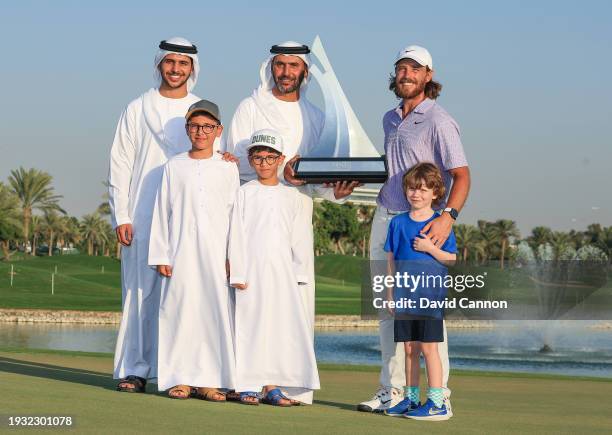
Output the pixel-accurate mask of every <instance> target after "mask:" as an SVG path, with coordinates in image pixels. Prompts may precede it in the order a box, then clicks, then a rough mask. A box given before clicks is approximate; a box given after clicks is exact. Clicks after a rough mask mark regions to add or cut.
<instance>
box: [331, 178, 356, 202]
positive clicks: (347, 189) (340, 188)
mask: <svg viewBox="0 0 612 435" xmlns="http://www.w3.org/2000/svg"><path fill="white" fill-rule="evenodd" d="M359 186H363V183H360V182H359V181H336V182H335V183H325V187H333V188H334V196H335V197H336V199H342V198H344V197H346V196H349V195H350V194H351V193H353V190H354V189H355V187H359Z"/></svg>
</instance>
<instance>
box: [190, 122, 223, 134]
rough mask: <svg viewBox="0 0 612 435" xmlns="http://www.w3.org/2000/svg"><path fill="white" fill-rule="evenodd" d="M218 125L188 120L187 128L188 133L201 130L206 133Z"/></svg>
mask: <svg viewBox="0 0 612 435" xmlns="http://www.w3.org/2000/svg"><path fill="white" fill-rule="evenodd" d="M217 127H218V125H213V124H201V125H200V124H195V123H193V122H188V123H187V129H188V130H189V132H190V133H198V132H200V131H203V132H204V133H206V134H208V133H212V132H213V131H215V128H217Z"/></svg>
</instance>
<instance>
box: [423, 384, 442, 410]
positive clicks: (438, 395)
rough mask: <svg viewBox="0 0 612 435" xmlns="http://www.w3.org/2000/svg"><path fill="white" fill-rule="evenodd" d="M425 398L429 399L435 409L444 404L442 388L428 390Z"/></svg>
mask: <svg viewBox="0 0 612 435" xmlns="http://www.w3.org/2000/svg"><path fill="white" fill-rule="evenodd" d="M427 398H428V399H431V401H432V402H433V403H434V405H436V408H441V407H442V404H443V403H444V388H429V390H427Z"/></svg>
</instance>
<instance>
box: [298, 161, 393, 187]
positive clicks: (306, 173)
mask: <svg viewBox="0 0 612 435" xmlns="http://www.w3.org/2000/svg"><path fill="white" fill-rule="evenodd" d="M294 170H295V176H296V178H298V179H300V180H304V181H307V182H308V183H312V184H320V183H334V182H336V181H359V182H360V183H384V182H385V181H386V180H387V160H386V159H385V158H384V156H383V157H302V158H300V159H298V160H297V162H296V163H295V166H294Z"/></svg>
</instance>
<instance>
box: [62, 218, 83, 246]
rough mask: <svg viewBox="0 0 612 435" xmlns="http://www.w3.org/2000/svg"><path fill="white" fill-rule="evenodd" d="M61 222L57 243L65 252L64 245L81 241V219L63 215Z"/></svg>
mask: <svg viewBox="0 0 612 435" xmlns="http://www.w3.org/2000/svg"><path fill="white" fill-rule="evenodd" d="M60 219H61V221H62V222H61V224H60V226H59V228H58V232H57V243H58V245H59V247H60V253H62V254H63V253H64V247H65V246H66V245H68V244H72V245H76V244H77V243H79V242H80V241H81V231H80V227H79V221H78V219H77V218H75V217H72V216H62V217H61V218H60Z"/></svg>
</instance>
